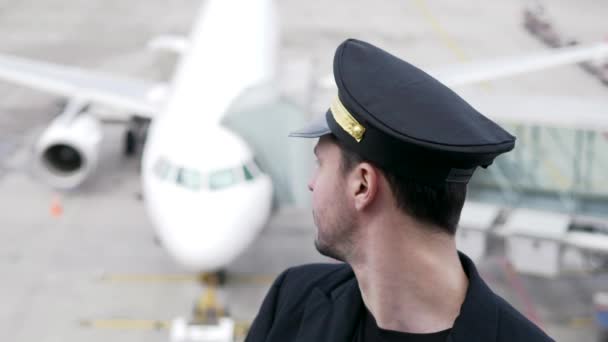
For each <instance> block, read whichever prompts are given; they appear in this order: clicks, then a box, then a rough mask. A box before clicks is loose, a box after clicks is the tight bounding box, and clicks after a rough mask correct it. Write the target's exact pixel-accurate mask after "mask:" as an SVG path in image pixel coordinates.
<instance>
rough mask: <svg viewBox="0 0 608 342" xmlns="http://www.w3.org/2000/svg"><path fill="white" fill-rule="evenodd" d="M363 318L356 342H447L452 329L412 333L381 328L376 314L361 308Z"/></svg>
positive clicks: (360, 321)
mask: <svg viewBox="0 0 608 342" xmlns="http://www.w3.org/2000/svg"><path fill="white" fill-rule="evenodd" d="M361 311H362V313H361V319H360V320H359V326H358V328H357V333H356V334H355V342H445V341H446V340H447V338H448V335H449V334H450V331H451V330H452V329H447V330H443V331H439V332H436V333H430V334H412V333H406V332H400V331H393V330H386V329H382V328H379V327H378V325H377V324H376V320H375V319H374V316H372V314H371V313H370V312H369V311H368V310H367V309H365V308H364V309H363V310H361Z"/></svg>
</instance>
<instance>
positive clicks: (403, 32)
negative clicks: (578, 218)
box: [0, 0, 608, 342]
mask: <svg viewBox="0 0 608 342" xmlns="http://www.w3.org/2000/svg"><path fill="white" fill-rule="evenodd" d="M545 3H546V6H547V8H548V10H550V11H551V13H553V14H554V16H555V20H556V22H557V23H558V24H559V26H560V28H561V29H562V30H564V31H565V32H569V33H571V34H572V36H575V37H577V38H578V39H579V40H581V41H586V42H592V41H596V40H600V39H604V37H605V34H606V32H608V22H607V21H605V18H604V16H603V15H602V14H605V13H606V10H607V9H608V8H606V7H608V5H607V4H603V3H601V2H597V1H591V0H584V1H577V2H576V3H575V2H570V1H566V0H554V1H547V2H545ZM199 5H200V2H199V1H194V0H181V1H179V2H176V1H169V0H151V1H117V0H106V1H86V2H84V1H74V0H46V1H44V2H40V1H37V2H34V1H19V2H15V1H7V0H2V1H0V53H5V54H14V55H19V56H22V57H27V58H33V59H40V60H45V61H49V62H53V63H60V64H67V65H75V66H79V67H83V68H89V69H94V70H97V71H103V72H108V73H115V74H119V75H120V74H122V75H128V76H132V77H141V78H145V79H151V80H163V79H167V77H168V76H169V75H170V72H171V70H172V68H173V65H174V63H175V60H176V58H175V56H173V55H171V54H167V53H164V52H150V51H147V50H146V49H145V45H146V43H147V41H148V40H150V39H152V38H153V37H155V36H156V35H159V34H165V33H187V32H188V30H189V28H190V25H191V22H192V20H193V19H194V15H195V13H196V9H197V8H198V6H199ZM278 5H279V16H280V18H281V25H282V41H281V43H282V44H281V52H280V53H281V60H282V67H284V68H288V66H287V65H288V64H290V63H296V64H297V63H300V64H308V65H310V66H312V68H311V69H310V70H312V73H313V74H312V75H313V76H312V77H313V78H320V77H322V76H324V75H326V74H329V73H330V71H331V59H332V55H333V51H334V49H335V46H336V45H337V44H339V43H340V42H341V41H342V40H343V39H345V38H348V37H356V38H360V39H364V40H369V41H372V42H375V43H376V44H378V45H380V46H382V47H384V48H387V49H389V50H391V51H393V52H394V53H395V54H397V55H400V56H402V57H404V58H407V59H408V60H410V61H412V62H413V63H415V64H417V65H419V66H421V67H422V68H423V69H424V68H426V67H432V66H441V65H448V64H455V63H461V62H467V61H474V60H479V59H485V58H492V57H499V56H505V55H518V54H523V53H529V52H530V51H533V50H542V49H545V47H544V46H543V45H542V44H540V43H539V42H538V41H537V40H535V39H534V38H533V37H530V36H529V34H528V33H527V32H526V31H525V30H524V28H523V26H522V21H523V14H522V10H523V7H522V6H523V4H522V3H519V2H509V1H502V2H493V3H488V2H482V1H475V2H467V3H462V2H459V3H458V4H455V3H453V2H451V1H448V0H428V1H424V0H413V1H409V2H403V1H395V0H391V1H384V2H381V3H379V2H371V1H352V0H351V1H346V0H339V1H331V2H329V3H328V2H322V1H306V2H304V1H295V0H280V1H278ZM289 81H290V80H287V81H286V80H283V81H282V82H283V83H289ZM301 81H302V80H294V82H301ZM474 87H476V88H478V89H479V90H480V91H488V92H503V91H504V92H510V93H514V92H516V93H518V94H526V95H530V96H533V95H535V94H538V95H544V96H562V95H569V96H572V95H575V96H579V97H581V98H585V97H587V96H589V97H593V98H598V97H602V96H604V97H605V95H606V94H607V91H608V89H606V88H605V87H604V86H602V85H600V84H599V82H597V80H595V79H593V78H591V77H589V75H587V74H585V73H583V72H582V71H580V70H579V69H578V68H577V67H575V66H571V67H564V68H559V69H555V70H552V71H551V72H550V73H542V72H541V73H533V74H528V75H523V76H518V77H516V78H509V79H505V80H501V81H496V82H491V83H486V84H481V85H476V86H474ZM294 88H295V89H299V88H298V87H297V86H295V87H294ZM463 90H467V89H463ZM306 91H311V90H307V89H305V90H304V92H306ZM312 92H313V95H314V96H313V97H312V98H313V101H312V102H310V103H309V102H308V101H309V100H310V98H309V97H306V96H303V97H302V98H304V99H305V100H303V99H302V98H299V99H295V101H296V102H300V103H301V104H303V105H305V106H306V107H307V110H310V111H311V112H319V113H320V112H321V110H323V111H324V110H325V107H326V106H327V103H329V102H328V101H329V99H330V98H331V96H333V94H330V93H327V92H320V91H312ZM294 94H295V96H297V95H298V94H300V95H301V93H299V92H298V91H294ZM305 95H310V94H305ZM0 98H1V100H2V101H0V208H1V210H0V212H2V214H1V215H0V281H1V284H2V286H1V287H0V288H1V291H0V303H2V309H1V310H0V337H1V338H2V340H4V341H11V342H17V341H18V342H21V341H24V342H25V341H28V342H30V341H36V342H39V341H62V342H65V341H92V342H94V341H107V340H111V341H167V340H168V332H167V329H166V328H167V324H168V322H169V321H170V320H172V319H173V318H175V317H178V316H187V315H188V314H189V312H190V310H191V309H192V305H193V303H194V301H195V300H196V298H197V296H198V295H200V293H201V291H202V288H201V286H200V285H199V284H198V283H197V281H196V277H195V275H192V274H188V273H186V272H185V271H183V270H182V269H180V267H179V265H177V264H175V263H174V262H173V261H172V260H171V259H170V258H169V257H168V255H167V254H166V253H165V251H164V250H163V249H162V247H161V246H159V245H158V243H157V241H156V239H155V236H154V233H153V231H152V229H151V224H150V222H149V220H148V218H147V217H146V215H145V212H144V208H143V205H142V202H141V196H140V184H139V176H138V162H137V161H136V160H132V159H125V158H124V157H122V156H121V148H122V146H121V145H120V142H121V139H122V133H123V129H124V128H123V127H121V126H118V125H108V126H106V127H105V128H104V133H105V135H104V141H103V144H102V151H101V160H102V162H101V163H100V167H99V169H98V170H97V172H96V173H95V174H94V175H93V176H92V178H91V179H90V180H89V181H88V182H87V183H86V184H85V185H84V186H83V187H82V188H81V189H79V190H78V191H74V192H69V193H56V192H55V191H53V190H51V189H49V188H48V187H47V186H45V185H43V184H40V183H39V182H36V181H35V180H34V178H35V177H32V176H33V175H32V174H31V173H32V172H31V162H32V161H31V147H32V145H33V143H34V142H35V141H36V137H37V136H38V135H39V134H40V132H41V131H42V130H43V129H44V128H45V127H46V125H47V124H48V122H49V121H50V120H51V119H52V118H53V117H54V116H55V115H56V114H57V112H58V110H59V109H58V108H57V106H56V101H57V100H58V99H57V98H56V97H54V96H51V95H49V94H45V93H42V92H39V91H35V90H31V89H27V88H24V87H19V86H15V85H12V84H7V83H0ZM302 186H303V187H304V186H305V184H302ZM313 236H314V225H313V223H312V219H311V217H310V210H309V209H297V208H288V207H284V208H281V209H280V210H279V211H278V212H277V214H276V215H275V216H274V217H273V218H272V219H271V221H270V222H269V224H268V226H267V227H266V229H265V230H264V231H263V232H262V234H261V235H260V236H259V238H258V239H257V240H256V241H255V242H254V243H253V244H252V245H251V247H250V248H249V249H248V250H247V251H246V252H245V253H244V254H243V255H241V256H240V257H239V258H238V260H236V261H235V262H234V263H233V264H232V265H230V266H229V267H228V269H227V270H228V284H227V286H226V287H225V288H224V289H223V290H222V292H221V298H222V299H223V300H224V301H225V302H226V303H227V305H228V307H229V310H230V312H231V313H232V314H233V316H234V317H235V318H236V319H237V320H238V321H239V322H243V324H245V325H246V324H247V323H248V322H250V321H251V320H252V318H253V317H254V316H255V314H256V312H257V310H258V308H259V305H260V303H261V301H262V299H263V296H264V294H265V293H266V291H267V289H268V286H269V285H270V282H271V281H272V279H273V278H274V277H275V276H276V275H277V274H278V273H279V272H281V271H282V270H284V269H285V268H287V267H289V266H293V265H298V264H303V263H308V262H319V261H322V262H323V261H330V260H328V259H326V258H324V257H322V256H320V255H319V254H318V253H317V252H316V251H315V249H314V247H313V243H312V241H313ZM493 246H494V247H493V249H492V252H491V254H490V256H489V257H488V258H486V259H484V260H483V261H482V262H481V263H480V264H479V268H480V270H481V273H482V275H483V277H484V278H485V279H486V280H487V281H488V282H489V283H490V285H491V287H492V288H493V289H494V290H495V291H496V292H497V293H499V294H501V295H502V296H504V297H505V298H506V299H507V300H508V301H509V302H511V303H512V304H513V305H514V306H515V307H516V308H518V309H519V310H521V311H522V312H523V313H524V314H525V315H527V316H528V317H529V318H530V319H532V320H534V321H535V322H536V323H537V324H538V325H539V326H541V327H542V328H543V329H545V330H546V331H547V332H548V333H549V334H550V335H551V336H553V337H554V338H555V339H556V340H557V341H577V342H578V341H593V340H594V339H595V338H596V334H597V333H596V330H595V328H594V325H593V320H592V314H593V308H592V306H591V296H592V294H593V292H594V291H597V290H601V289H602V286H604V288H603V289H604V290H605V284H608V275H606V274H599V275H580V274H579V275H577V274H572V275H565V276H561V277H559V278H556V279H550V280H549V279H543V278H538V277H532V276H522V275H518V274H516V273H515V272H514V271H513V270H512V268H511V267H510V266H509V264H508V262H506V261H505V259H504V257H503V255H502V253H501V251H502V248H501V246H500V244H499V243H497V244H493Z"/></svg>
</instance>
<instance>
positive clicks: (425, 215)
mask: <svg viewBox="0 0 608 342" xmlns="http://www.w3.org/2000/svg"><path fill="white" fill-rule="evenodd" d="M333 140H334V141H335V142H336V144H338V146H340V150H341V151H342V153H341V154H342V162H341V169H342V172H344V173H346V172H348V171H350V170H352V169H353V168H354V167H355V166H356V165H357V164H359V163H361V162H369V161H367V160H365V159H364V158H363V157H361V156H360V155H359V154H358V153H355V152H353V151H351V150H349V149H347V148H346V147H345V146H344V145H343V144H341V143H340V141H338V140H337V139H335V138H334V139H333ZM369 163H371V164H373V165H374V166H375V167H377V168H378V169H380V170H381V171H382V173H383V174H384V176H385V177H386V179H387V181H388V183H389V184H390V186H391V190H392V192H393V196H394V197H395V202H396V204H397V207H398V208H400V209H401V210H403V212H405V213H406V214H408V215H410V216H412V217H413V218H415V219H417V220H419V221H422V222H425V223H430V224H432V225H434V226H437V227H438V228H440V229H441V231H444V232H446V233H449V234H452V235H453V234H454V233H455V232H456V228H457V226H458V221H459V220H460V212H461V211H462V206H463V205H464V200H465V197H466V194H467V185H466V184H465V183H447V182H446V183H443V184H425V183H421V182H418V181H416V180H413V179H408V178H403V177H400V176H398V175H397V174H395V173H394V172H391V171H389V170H385V169H383V168H382V167H379V166H378V165H376V164H375V163H373V162H369Z"/></svg>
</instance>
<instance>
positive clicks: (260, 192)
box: [0, 0, 608, 272]
mask: <svg viewBox="0 0 608 342" xmlns="http://www.w3.org/2000/svg"><path fill="white" fill-rule="evenodd" d="M235 8H238V10H235ZM277 33H278V30H277V23H276V11H275V8H274V5H273V3H272V0H207V1H206V6H204V8H203V9H202V10H201V13H200V15H199V20H198V21H197V23H196V24H195V26H194V29H193V31H192V33H191V35H190V37H189V39H186V40H185V39H182V38H179V37H177V38H175V37H163V38H161V39H159V40H156V41H154V42H153V44H152V45H153V46H156V47H160V48H165V49H170V50H174V51H176V52H179V53H180V54H181V60H180V63H179V64H178V66H177V68H176V71H175V74H174V77H173V79H172V80H171V82H169V83H166V84H165V83H160V84H157V83H149V82H145V81H140V80H133V79H124V78H119V77H115V76H108V75H102V74H99V73H94V72H91V71H86V70H81V69H76V68H72V67H67V66H60V65H53V64H49V63H44V62H39V61H32V60H26V59H22V58H18V57H12V56H6V55H0V79H4V80H6V81H9V82H14V83H18V84H22V85H26V86H30V87H33V88H37V89H41V90H45V91H48V92H51V93H55V94H58V95H61V96H65V97H67V98H69V99H70V100H69V102H68V104H67V106H66V108H65V110H64V112H63V113H62V114H61V115H59V116H58V117H57V118H56V119H55V120H54V121H53V122H52V123H51V124H50V125H49V127H48V128H47V129H46V130H45V132H44V133H43V134H42V136H41V137H40V139H39V140H38V142H37V144H36V146H35V154H36V158H35V159H36V160H37V161H38V167H39V168H40V170H41V174H42V176H43V179H44V181H45V182H47V183H49V184H50V185H52V186H53V187H56V188H60V189H72V188H75V187H78V186H79V185H80V184H81V183H82V182H83V181H84V180H85V179H87V177H88V176H89V175H90V174H91V172H92V171H93V170H94V169H95V168H96V165H97V161H98V160H97V159H98V148H99V142H100V139H101V128H100V121H103V120H104V119H107V118H104V117H103V116H99V115H98V114H96V113H95V112H94V111H91V110H90V109H89V108H90V107H89V105H90V104H103V105H110V106H114V107H117V108H121V109H124V110H125V113H127V112H128V113H137V114H136V115H133V114H124V117H122V119H124V120H129V119H137V120H135V122H138V120H144V121H145V120H151V126H150V128H149V131H148V132H147V137H146V143H145V145H144V150H143V163H142V168H141V174H142V175H141V177H142V185H143V191H144V201H145V204H146V207H147V211H148V213H149V215H150V218H151V221H152V223H153V225H154V228H155V229H156V232H157V235H158V237H159V238H160V240H161V242H162V244H163V245H164V247H166V249H167V250H168V252H169V254H170V255H171V256H172V257H173V258H175V260H176V261H178V262H179V263H180V264H181V265H183V266H185V267H188V268H190V269H192V270H195V271H200V272H209V271H216V270H219V269H221V268H223V267H224V266H226V265H228V264H229V263H230V262H231V261H232V260H234V258H235V257H236V256H238V255H239V254H240V253H241V252H242V251H243V250H244V249H245V248H246V247H247V246H248V245H249V244H250V243H251V242H252V240H253V239H254V237H255V236H256V235H257V233H258V232H259V231H260V230H261V228H262V227H263V225H264V224H265V222H266V220H267V219H268V217H269V215H270V212H271V203H272V193H273V185H272V182H271V179H270V177H269V176H268V175H267V174H265V173H264V172H262V171H261V170H260V168H259V167H258V166H257V165H256V162H255V161H254V153H253V151H252V150H251V148H250V147H249V146H248V145H247V143H246V142H245V141H244V140H243V139H242V138H241V137H240V136H239V135H238V134H237V133H236V132H233V131H231V130H229V129H228V128H226V127H224V126H223V125H222V124H221V119H222V118H223V116H224V115H225V114H226V112H227V111H228V109H229V107H231V106H232V105H233V102H234V101H235V99H237V98H238V97H241V96H243V93H249V94H254V95H255V96H253V98H254V100H255V99H256V98H259V101H267V100H268V96H267V95H268V92H271V93H272V87H271V85H272V84H273V78H274V68H275V66H276V64H277V63H276V60H275V57H276V52H277V48H278V46H277V45H278V35H277ZM606 55H608V44H597V45H592V46H577V47H569V48H564V49H559V50H551V51H549V52H543V53H540V54H536V55H533V56H527V57H523V58H508V59H504V60H499V61H494V62H492V63H482V64H477V65H468V66H464V67H461V66H455V67H453V68H448V69H446V68H444V69H441V70H438V71H435V72H432V73H433V74H435V75H436V76H437V77H438V78H439V79H440V80H445V82H446V83H447V84H448V85H456V84H466V83H473V82H479V81H484V80H490V79H495V78H498V77H503V76H508V75H512V74H516V73H520V72H531V71H534V70H539V69H543V68H547V67H552V66H557V65H563V64H571V63H577V62H580V61H583V60H587V59H594V58H600V57H603V56H606ZM325 83H327V82H325ZM249 102H250V104H251V103H255V102H256V101H251V99H249ZM112 119H116V117H113V118H112ZM260 119H261V120H263V119H264V118H260ZM258 152H261V151H258Z"/></svg>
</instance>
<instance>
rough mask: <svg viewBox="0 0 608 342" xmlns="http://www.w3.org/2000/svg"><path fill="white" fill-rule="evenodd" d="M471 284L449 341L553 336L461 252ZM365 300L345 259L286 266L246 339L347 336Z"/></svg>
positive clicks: (319, 341) (341, 340)
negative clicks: (504, 296) (494, 288)
mask: <svg viewBox="0 0 608 342" xmlns="http://www.w3.org/2000/svg"><path fill="white" fill-rule="evenodd" d="M460 259H461V262H462V265H463V268H464V270H465V272H466V274H467V275H468V277H469V288H468V290H467V293H466V297H465V301H464V303H463V304H462V307H461V310H460V315H459V316H458V318H457V319H456V321H455V322H454V326H453V328H452V332H451V333H450V336H449V338H448V341H451V342H464V341H466V342H472V341H484V342H486V341H488V342H489V341H497V342H515V341H526V342H536V341H553V340H552V339H551V338H550V337H548V336H547V335H545V333H543V332H542V331H541V330H540V329H539V328H537V327H536V326H535V325H534V324H532V323H531V322H530V321H528V320H527V319H526V318H525V317H524V316H522V315H521V314H520V313H519V312H517V310H515V309H514V308H513V307H512V306H511V305H509V304H508V303H507V302H506V301H505V300H504V299H502V298H501V297H499V296H498V295H496V294H494V293H493V292H492V290H490V288H489V287H488V286H487V285H486V284H485V283H484V281H483V280H482V279H481V277H480V276H479V274H478V273H477V270H476V269H475V265H474V264H473V262H472V261H471V260H470V259H469V258H468V257H466V256H465V255H463V254H461V255H460ZM362 308H363V301H362V299H361V293H360V292H359V286H358V283H357V279H356V278H355V275H354V273H353V271H352V269H351V268H350V266H348V265H347V264H312V265H304V266H299V267H294V268H290V269H288V270H286V271H284V272H283V273H282V274H281V275H280V276H279V277H278V278H277V280H275V282H274V284H273V285H272V287H271V288H270V290H269V292H268V294H267V295H266V298H265V299H264V302H263V303H262V307H261V308H260V312H259V313H258V316H257V317H256V319H255V321H254V322H253V325H252V326H251V329H250V330H249V335H248V336H247V339H246V340H245V342H262V341H265V342H291V341H295V342H305V341H306V342H308V341H310V342H325V341H326V342H330V341H331V342H351V341H352V340H353V338H354V332H355V328H356V327H357V324H358V317H359V314H360V310H362Z"/></svg>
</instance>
